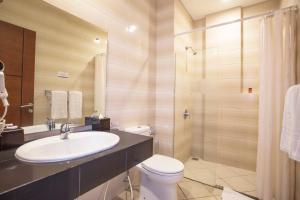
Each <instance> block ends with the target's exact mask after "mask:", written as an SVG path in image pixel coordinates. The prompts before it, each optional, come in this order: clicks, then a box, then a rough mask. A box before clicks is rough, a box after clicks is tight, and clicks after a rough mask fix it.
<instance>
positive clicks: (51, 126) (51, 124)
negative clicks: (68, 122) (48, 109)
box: [47, 118, 55, 131]
mask: <svg viewBox="0 0 300 200" xmlns="http://www.w3.org/2000/svg"><path fill="white" fill-rule="evenodd" d="M47 127H48V130H49V131H52V130H54V129H55V121H54V120H52V119H50V118H47Z"/></svg>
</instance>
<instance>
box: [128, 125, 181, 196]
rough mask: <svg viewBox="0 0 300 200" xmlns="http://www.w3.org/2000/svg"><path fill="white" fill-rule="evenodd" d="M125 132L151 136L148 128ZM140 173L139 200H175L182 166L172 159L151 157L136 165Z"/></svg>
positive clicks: (132, 128)
mask: <svg viewBox="0 0 300 200" xmlns="http://www.w3.org/2000/svg"><path fill="white" fill-rule="evenodd" d="M125 131H126V132H130V133H135V134H141V135H147V136H151V130H150V127H149V126H135V127H130V128H126V129H125ZM137 167H138V169H139V170H140V172H141V183H140V197H139V199H140V200H176V199H177V191H176V189H177V188H176V183H178V182H179V181H180V180H181V179H182V178H183V170H184V165H183V164H182V162H180V161H179V160H176V159H174V158H171V157H168V156H163V155H158V154H156V155H153V156H152V157H151V158H148V159H147V160H145V161H144V162H142V163H141V164H139V165H137Z"/></svg>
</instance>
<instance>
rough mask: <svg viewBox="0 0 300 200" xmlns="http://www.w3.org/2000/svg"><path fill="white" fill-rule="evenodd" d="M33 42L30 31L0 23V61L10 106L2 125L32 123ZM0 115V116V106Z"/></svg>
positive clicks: (0, 108)
mask: <svg viewBox="0 0 300 200" xmlns="http://www.w3.org/2000/svg"><path fill="white" fill-rule="evenodd" d="M35 40H36V33H35V32H34V31H31V30H28V29H25V28H22V27H18V26H15V25H13V24H9V23H6V22H3V21H0V60H1V61H3V62H4V64H5V70H4V74H5V84H6V89H7V91H8V101H9V104H10V106H9V108H8V113H7V116H6V118H5V119H6V123H13V124H15V125H18V126H28V125H32V124H33V106H30V105H31V104H32V105H33V104H34V102H33V100H34V98H33V95H34V64H35ZM27 105H29V106H27ZM0 112H1V114H2V113H3V106H2V104H1V103H0ZM1 114H0V115H1Z"/></svg>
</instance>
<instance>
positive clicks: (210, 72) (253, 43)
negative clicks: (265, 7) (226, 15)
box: [174, 20, 260, 196]
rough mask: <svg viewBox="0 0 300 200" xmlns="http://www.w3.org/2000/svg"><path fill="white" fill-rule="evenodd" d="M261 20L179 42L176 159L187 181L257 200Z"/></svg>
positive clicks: (184, 36) (195, 34) (178, 38)
mask: <svg viewBox="0 0 300 200" xmlns="http://www.w3.org/2000/svg"><path fill="white" fill-rule="evenodd" d="M258 55H259V20H249V21H245V22H243V23H241V22H236V23H232V24H227V25H225V26H220V27H216V28H212V29H209V30H206V31H195V32H192V33H187V34H182V35H178V36H176V37H175V58H176V60H175V61H176V83H175V85H176V87H175V117H174V120H175V135H174V157H175V158H177V159H179V160H181V161H182V162H184V164H185V178H187V179H191V180H194V181H197V182H200V183H203V184H206V185H210V186H225V187H230V188H232V189H234V190H236V191H239V192H243V193H246V194H250V195H252V196H255V195H256V194H255V193H256V192H255V190H256V186H255V184H256V173H255V168H256V148H257V129H258V94H259V88H258V77H259V74H258V71H259V64H260V62H259V56H258Z"/></svg>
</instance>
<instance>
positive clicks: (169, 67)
mask: <svg viewBox="0 0 300 200" xmlns="http://www.w3.org/2000/svg"><path fill="white" fill-rule="evenodd" d="M156 6H157V11H156V22H157V26H156V29H157V30H156V38H157V40H156V52H157V56H156V57H157V59H156V98H155V101H156V102H155V103H156V109H155V129H156V134H157V137H156V139H157V140H158V141H159V151H160V153H162V154H166V155H169V156H173V137H174V135H173V132H174V93H175V87H174V84H175V67H174V66H175V56H174V6H175V4H174V0H163V1H161V0H157V5H156Z"/></svg>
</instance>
